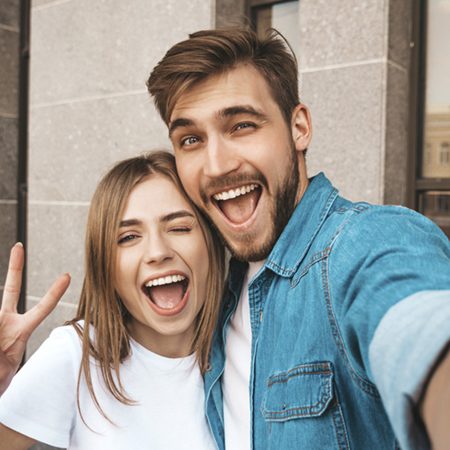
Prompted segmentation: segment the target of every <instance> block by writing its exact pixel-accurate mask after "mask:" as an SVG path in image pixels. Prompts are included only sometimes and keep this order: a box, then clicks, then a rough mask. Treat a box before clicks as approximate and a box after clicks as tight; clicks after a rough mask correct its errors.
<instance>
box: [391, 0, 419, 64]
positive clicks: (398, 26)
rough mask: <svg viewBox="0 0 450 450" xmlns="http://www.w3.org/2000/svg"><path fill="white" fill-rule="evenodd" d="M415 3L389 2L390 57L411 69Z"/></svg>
mask: <svg viewBox="0 0 450 450" xmlns="http://www.w3.org/2000/svg"><path fill="white" fill-rule="evenodd" d="M413 3H414V2H412V1H411V0H396V1H390V2H389V22H388V32H389V36H388V55H387V56H388V59H389V60H390V61H393V62H395V63H397V64H398V65H400V66H401V67H403V68H404V69H405V70H408V69H409V62H410V57H411V47H410V42H411V38H412V35H411V32H412V15H413Z"/></svg>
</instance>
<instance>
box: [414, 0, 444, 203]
mask: <svg viewBox="0 0 450 450" xmlns="http://www.w3.org/2000/svg"><path fill="white" fill-rule="evenodd" d="M413 5H414V6H413V8H414V9H413V27H412V39H411V42H410V46H411V50H412V51H411V74H410V75H411V76H410V121H409V149H410V153H409V158H408V198H407V206H409V207H410V208H412V209H415V210H419V206H420V205H419V203H420V202H419V199H420V195H421V194H424V193H425V192H426V191H449V190H450V177H449V178H440V177H436V178H425V177H422V176H421V168H422V162H423V158H424V157H425V151H426V144H425V141H424V132H425V102H426V99H425V96H426V91H425V89H426V63H427V54H426V49H427V19H428V0H419V1H417V2H414V3H413Z"/></svg>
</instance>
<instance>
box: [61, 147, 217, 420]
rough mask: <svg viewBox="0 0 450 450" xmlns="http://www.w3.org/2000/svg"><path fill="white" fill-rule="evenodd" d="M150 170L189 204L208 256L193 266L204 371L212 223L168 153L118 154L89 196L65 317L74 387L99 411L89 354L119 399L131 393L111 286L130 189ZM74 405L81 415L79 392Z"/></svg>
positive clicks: (212, 284) (123, 314)
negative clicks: (73, 334) (199, 276)
mask: <svg viewBox="0 0 450 450" xmlns="http://www.w3.org/2000/svg"><path fill="white" fill-rule="evenodd" d="M155 175H157V176H162V177H165V178H166V179H168V180H169V181H171V182H172V183H173V184H174V186H175V187H176V188H177V190H178V191H179V192H180V194H181V195H182V196H183V197H184V198H185V199H186V201H187V202H188V203H189V204H190V205H191V206H192V209H193V210H194V212H195V214H196V216H197V219H198V221H199V224H200V228H201V230H202V233H203V236H204V239H205V243H204V245H205V246H206V247H207V249H208V261H205V267H201V268H200V269H199V270H206V271H207V273H208V275H207V281H206V294H205V302H204V304H203V306H202V308H201V310H200V312H199V314H198V316H197V317H196V319H195V326H194V336H193V339H192V341H191V350H192V351H193V352H195V353H196V359H197V362H198V364H199V366H200V370H201V372H202V373H205V371H206V370H207V367H208V361H209V352H210V348H211V342H212V337H213V333H214V329H215V326H216V321H217V317H218V313H219V308H220V300H221V297H222V293H223V284H224V273H225V262H224V248H223V246H222V244H221V243H220V240H219V239H218V237H217V235H216V234H215V232H214V231H213V229H212V227H211V226H210V225H209V223H208V222H207V221H206V220H205V218H204V217H203V216H202V214H201V213H200V212H199V211H198V209H197V208H196V207H195V206H194V204H193V203H192V202H191V200H190V199H189V197H188V196H187V194H186V193H185V192H184V190H183V187H182V185H181V182H180V180H179V178H178V175H177V172H176V167H175V159H174V156H173V155H172V154H170V153H168V152H166V151H155V152H152V153H148V154H146V155H143V156H138V157H135V158H130V159H126V160H123V161H121V162H119V163H117V164H116V165H115V166H114V167H113V168H112V169H111V170H110V171H109V172H108V173H107V174H106V175H105V176H104V177H103V179H102V180H101V181H100V183H99V185H98V186H97V189H96V191H95V193H94V196H93V198H92V201H91V206H90V208H89V214H88V219H87V227H86V242H85V277H84V282H83V288H82V292H81V296H80V302H79V305H78V311H77V314H76V317H75V318H74V319H72V320H70V321H69V322H67V323H66V324H67V325H72V326H74V327H75V329H76V331H77V332H78V334H79V335H80V338H81V341H82V349H83V356H82V360H81V366H80V373H79V381H78V390H79V386H80V380H81V377H82V376H84V378H85V380H86V383H87V386H88V390H89V392H90V394H91V397H92V399H93V401H94V404H95V405H96V407H97V409H98V410H99V411H100V412H101V413H102V414H103V415H104V416H105V414H104V413H103V411H102V409H101V406H100V404H99V403H98V400H97V397H96V395H95V392H94V388H93V383H92V376H91V365H90V360H91V358H92V359H94V360H95V361H96V362H97V364H98V366H99V368H100V371H101V373H102V376H103V379H104V381H105V385H106V387H107V388H108V390H109V391H110V392H111V394H112V395H113V396H114V397H115V398H116V399H117V400H119V401H120V402H122V403H125V404H132V403H134V399H130V398H128V397H127V395H126V392H125V388H126V387H124V386H123V385H122V383H121V378H120V365H121V364H122V362H123V361H124V360H125V359H126V358H127V357H128V356H129V355H130V351H131V349H130V335H129V331H128V322H129V319H130V317H131V316H130V314H129V313H128V311H127V309H126V308H125V306H124V304H123V302H122V300H121V298H120V296H119V295H118V293H117V291H116V290H115V288H114V278H115V271H116V254H117V236H118V230H119V223H120V220H121V217H122V214H123V211H124V209H125V207H126V203H127V200H128V197H129V195H130V193H131V192H132V191H133V189H134V188H135V187H136V186H137V185H138V184H140V183H141V182H142V181H144V180H145V179H147V178H148V177H152V176H155ZM149 201H151V199H149ZM80 320H83V321H84V324H83V325H82V326H80V324H79V321H80ZM78 393H79V391H78ZM136 400H137V401H139V399H136ZM78 409H79V411H80V415H81V417H82V418H83V415H82V412H81V409H80V403H79V395H78ZM105 417H106V416H105ZM83 421H84V419H83Z"/></svg>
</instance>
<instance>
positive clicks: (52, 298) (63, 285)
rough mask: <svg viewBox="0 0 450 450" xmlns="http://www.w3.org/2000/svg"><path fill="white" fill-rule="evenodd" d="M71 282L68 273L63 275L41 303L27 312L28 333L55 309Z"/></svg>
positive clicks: (26, 331)
mask: <svg viewBox="0 0 450 450" xmlns="http://www.w3.org/2000/svg"><path fill="white" fill-rule="evenodd" d="M69 284H70V275H69V274H68V273H66V274H64V275H61V276H60V277H59V278H58V279H57V280H56V281H55V282H54V283H53V284H52V285H51V287H50V289H49V290H48V291H47V293H46V294H45V295H44V296H43V297H42V299H41V300H40V301H39V303H38V304H37V305H35V306H33V308H31V309H30V310H29V311H27V312H26V313H25V317H26V319H27V320H26V330H25V333H26V334H28V335H29V334H31V333H32V332H33V330H34V329H35V328H36V327H37V326H38V325H39V324H40V323H41V322H42V321H43V320H44V319H45V318H46V317H47V316H48V315H49V314H50V313H51V312H52V311H53V310H54V309H55V306H56V305H57V304H58V302H59V300H60V299H61V297H62V296H63V295H64V292H66V290H67V288H68V287H69Z"/></svg>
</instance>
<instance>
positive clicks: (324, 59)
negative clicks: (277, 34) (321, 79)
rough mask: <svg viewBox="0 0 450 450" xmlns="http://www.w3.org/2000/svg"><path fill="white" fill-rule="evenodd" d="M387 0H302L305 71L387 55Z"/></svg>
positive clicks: (301, 37)
mask: <svg viewBox="0 0 450 450" xmlns="http://www.w3.org/2000/svg"><path fill="white" fill-rule="evenodd" d="M386 8H387V5H386V2H385V1H381V0H346V1H345V2H343V1H331V2H330V1H329V0H301V1H300V5H299V14H300V61H299V65H300V68H301V70H308V69H311V68H317V67H323V66H329V65H337V64H348V63H354V62H359V61H365V60H371V59H378V58H382V57H384V56H385V53H386V51H385V42H386V38H385V35H386V33H387V30H386V23H385V22H386V19H385V9H386Z"/></svg>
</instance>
